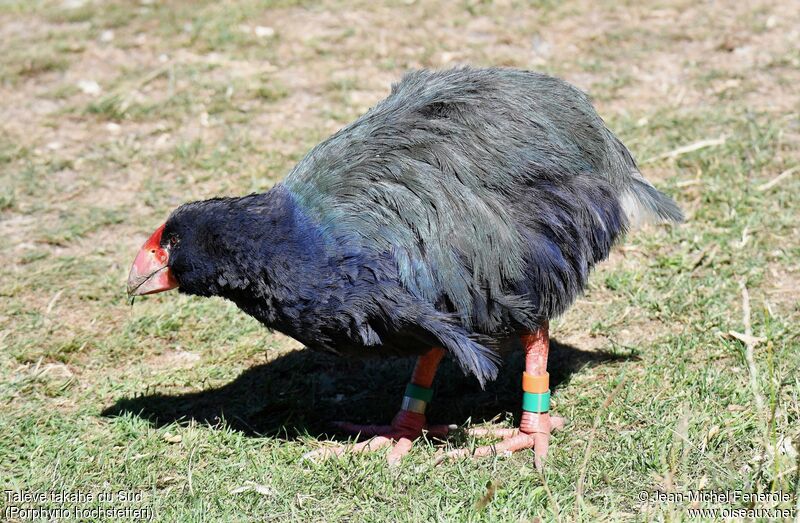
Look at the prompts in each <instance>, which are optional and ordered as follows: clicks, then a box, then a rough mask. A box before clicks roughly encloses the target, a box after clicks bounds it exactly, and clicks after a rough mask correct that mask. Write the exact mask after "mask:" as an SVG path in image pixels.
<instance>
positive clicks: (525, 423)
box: [437, 322, 564, 467]
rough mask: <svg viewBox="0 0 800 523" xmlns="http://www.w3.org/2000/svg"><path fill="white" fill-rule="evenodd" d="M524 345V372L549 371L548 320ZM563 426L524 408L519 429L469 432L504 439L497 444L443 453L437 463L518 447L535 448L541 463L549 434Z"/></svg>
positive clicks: (507, 451) (559, 420)
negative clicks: (472, 449) (471, 449)
mask: <svg viewBox="0 0 800 523" xmlns="http://www.w3.org/2000/svg"><path fill="white" fill-rule="evenodd" d="M522 344H523V347H524V348H525V372H526V373H527V374H529V375H530V376H536V377H541V376H545V375H546V374H547V356H548V353H549V350H550V338H549V335H548V324H547V323H546V322H545V323H544V324H543V325H542V326H541V327H540V328H539V329H538V330H537V331H535V332H531V333H528V334H525V335H523V336H522ZM563 426H564V418H561V417H558V416H550V413H549V412H528V411H526V410H523V411H522V419H521V420H520V425H519V429H486V428H476V429H472V430H470V431H469V433H470V434H472V435H475V436H490V437H497V438H500V439H502V441H500V442H499V443H496V444H494V445H487V446H483V447H478V448H477V449H475V450H474V451H470V450H469V449H456V450H453V451H450V452H448V453H446V454H442V455H441V456H440V457H439V459H438V460H437V462H442V461H444V460H445V459H448V458H458V457H465V456H474V457H482V456H495V455H505V454H511V453H513V452H516V451H518V450H522V449H530V448H532V449H533V451H534V460H535V463H536V466H537V467H541V466H542V461H543V460H544V458H545V457H546V456H547V448H548V446H549V444H550V433H551V432H552V431H553V430H556V429H560V428H561V427H563Z"/></svg>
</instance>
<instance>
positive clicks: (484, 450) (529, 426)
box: [436, 412, 566, 469]
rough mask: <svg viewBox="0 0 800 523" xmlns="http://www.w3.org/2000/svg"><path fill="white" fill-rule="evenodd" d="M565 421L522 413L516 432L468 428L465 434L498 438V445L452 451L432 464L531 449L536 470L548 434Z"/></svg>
mask: <svg viewBox="0 0 800 523" xmlns="http://www.w3.org/2000/svg"><path fill="white" fill-rule="evenodd" d="M565 422H566V420H565V419H564V418H562V417H560V416H550V414H548V413H543V414H535V413H531V412H523V413H522V421H521V422H520V428H518V429H504V428H482V427H479V428H472V429H468V430H467V434H469V435H470V436H476V437H488V438H498V439H501V440H502V441H500V442H499V443H495V444H493V445H485V446H482V447H478V448H476V449H474V450H473V449H466V448H464V449H456V450H451V451H449V452H440V453H439V455H438V456H437V459H436V464H437V465H438V464H440V463H442V462H443V461H446V460H448V459H457V458H462V457H473V458H480V457H485V456H498V455H500V456H502V455H511V454H512V453H514V452H516V451H518V450H522V449H533V452H534V463H535V464H536V468H537V469H541V468H542V463H543V460H544V458H545V457H546V456H547V448H548V446H549V445H550V433H551V432H552V431H554V430H558V429H560V428H562V427H564V424H565Z"/></svg>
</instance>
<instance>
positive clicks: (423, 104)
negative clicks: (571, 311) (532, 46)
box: [284, 69, 629, 333]
mask: <svg viewBox="0 0 800 523" xmlns="http://www.w3.org/2000/svg"><path fill="white" fill-rule="evenodd" d="M604 130H605V127H604V124H603V122H602V120H600V118H599V117H598V116H597V114H596V113H595V112H594V109H593V108H592V107H591V104H590V103H589V101H588V99H587V98H586V97H585V95H583V93H581V92H580V91H578V90H577V89H575V88H573V87H571V86H569V85H568V84H566V83H564V82H561V81H560V80H557V79H554V78H551V77H548V76H545V75H538V74H534V73H527V72H521V71H509V70H471V69H458V70H452V71H444V72H428V71H420V72H416V73H412V74H410V75H408V76H406V77H405V78H404V80H403V81H402V82H401V83H400V84H398V85H395V86H393V89H392V94H391V95H390V96H389V97H388V98H387V99H385V100H384V101H382V102H381V103H379V104H378V105H377V106H375V107H374V108H372V109H371V110H370V111H369V112H367V113H366V114H365V115H363V116H362V117H361V118H359V119H358V120H356V121H355V122H354V123H352V124H351V125H349V126H347V127H345V128H344V129H342V130H340V131H339V132H337V133H336V134H335V135H333V136H332V137H330V138H329V139H328V140H326V141H324V142H322V143H321V144H319V145H318V146H317V147H315V148H314V149H313V150H312V151H311V152H310V153H309V154H308V155H307V156H306V157H305V158H304V159H303V160H302V161H301V162H300V163H299V164H298V165H297V167H296V168H295V169H294V170H293V171H292V172H291V173H290V174H289V175H288V176H287V178H286V179H285V181H284V184H285V185H286V186H287V187H288V188H289V190H290V191H291V192H292V193H293V194H294V195H295V197H296V198H297V200H298V202H299V204H300V205H301V206H302V207H303V208H304V209H305V210H306V211H307V212H309V213H310V215H311V216H312V217H313V218H314V219H315V220H316V221H317V222H318V223H319V224H320V227H321V228H322V230H323V231H327V232H328V233H330V234H331V235H333V236H335V237H337V238H347V239H348V240H351V241H352V243H353V244H354V245H359V246H361V247H362V248H365V249H369V250H371V251H376V252H381V253H391V255H392V256H393V257H394V259H395V261H396V263H397V266H398V271H399V275H400V279H401V281H402V284H403V286H404V287H405V288H406V289H407V290H408V291H409V292H410V293H411V294H413V295H414V296H417V297H419V298H423V299H425V300H426V301H428V302H430V303H433V304H436V306H437V308H439V309H440V310H447V311H449V312H452V313H453V314H455V315H456V316H458V317H459V318H460V320H461V323H462V324H463V325H464V326H465V327H466V328H467V329H468V330H471V331H476V332H483V333H493V332H496V331H497V330H498V329H500V328H503V327H504V326H507V325H508V324H509V321H508V320H509V316H511V318H512V319H513V321H514V322H516V324H518V325H523V326H529V327H533V326H534V325H535V324H536V323H537V322H539V321H541V320H542V319H544V318H548V317H550V316H551V315H552V314H554V313H559V312H561V311H562V310H563V309H564V308H566V305H568V302H570V301H571V300H572V299H573V298H574V296H575V295H576V294H577V293H578V292H579V291H580V289H581V287H582V285H583V284H584V283H585V276H586V274H587V273H588V269H589V268H590V267H591V264H592V263H594V262H595V261H597V260H599V259H602V258H604V257H605V256H606V255H607V254H608V250H609V249H610V247H611V245H612V243H613V241H614V240H615V238H616V237H617V235H618V234H619V233H621V232H622V231H623V230H624V227H625V224H624V217H623V215H622V214H621V211H620V205H619V203H618V198H617V197H616V196H615V191H616V190H617V189H616V187H617V186H619V185H620V184H622V183H623V182H620V181H618V180H617V178H615V177H619V176H622V174H620V173H617V172H616V171H615V169H616V168H617V167H616V163H619V162H618V161H617V162H616V163H615V162H610V161H609V160H608V158H607V156H608V155H609V154H613V153H614V147H613V146H611V145H610V144H609V143H607V137H606V134H605V133H604ZM628 169H629V167H628Z"/></svg>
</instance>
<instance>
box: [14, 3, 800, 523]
mask: <svg viewBox="0 0 800 523" xmlns="http://www.w3.org/2000/svg"><path fill="white" fill-rule="evenodd" d="M79 4H80V5H79ZM779 4H781V2H779ZM783 4H785V5H783V8H781V6H780V5H775V6H771V7H770V6H761V5H758V6H750V5H749V4H747V5H745V4H741V5H738V4H737V5H727V6H723V5H720V6H716V5H704V6H702V7H698V6H696V5H694V4H693V3H689V2H683V1H679V0H670V1H666V2H660V3H659V6H658V9H649V8H648V7H638V6H633V5H628V6H625V7H624V8H623V7H620V6H618V5H616V4H611V3H608V4H607V5H603V6H602V7H596V6H595V7H592V6H590V5H589V4H588V3H585V2H580V1H573V2H567V3H564V4H563V5H562V4H559V3H555V2H538V3H536V4H535V5H534V4H531V6H522V5H521V4H519V5H518V3H515V2H512V3H510V4H508V5H506V4H503V5H499V3H498V4H495V3H492V2H462V3H460V4H452V5H448V6H444V5H440V6H434V5H433V4H430V3H425V2H417V3H414V2H410V3H403V4H397V3H386V4H383V3H375V4H368V5H367V4H363V5H362V4H358V5H347V6H344V5H340V4H336V3H332V2H324V3H322V4H308V3H299V2H283V1H282V2H256V1H245V2H239V3H237V4H236V5H233V6H231V7H230V8H228V7H227V6H226V7H225V8H224V9H223V8H221V7H220V6H219V5H217V4H215V3H213V2H192V3H183V2H164V3H162V2H153V3H150V2H140V3H132V2H110V3H108V2H105V3H102V4H100V3H95V2H84V3H80V2H77V3H75V6H72V4H71V3H69V2H57V3H52V4H51V3H49V2H17V3H14V2H7V3H5V4H3V5H2V6H0V25H1V26H2V28H3V29H2V32H3V34H4V42H5V43H6V44H7V48H8V49H9V52H8V53H6V54H5V56H4V58H3V59H2V62H0V73H1V74H2V82H0V89H2V94H3V96H4V99H5V102H6V103H5V104H3V106H2V108H0V112H2V116H3V118H0V126H1V127H0V188H1V189H0V232H2V237H3V238H4V249H2V251H0V267H2V269H0V304H2V307H1V308H0V369H1V371H0V372H2V374H0V376H2V377H0V405H2V406H0V412H2V416H0V477H1V478H2V488H3V489H10V490H28V491H53V490H63V491H72V492H100V491H104V492H118V491H125V492H134V493H142V495H143V497H144V499H143V500H141V501H137V502H133V503H125V502H122V501H118V502H117V503H116V504H115V506H145V507H149V508H151V509H152V510H153V511H154V513H155V515H156V519H157V520H160V521H175V520H179V521H257V520H259V521H260V520H269V521H285V520H298V521H299V520H302V521H305V520H312V521H319V520H324V521H349V520H359V521H362V520H363V521H384V520H400V521H421V520H441V521H451V520H453V521H497V520H501V521H508V520H510V521H517V520H535V519H536V518H540V519H543V520H547V521H549V520H560V521H573V520H578V521H596V520H603V521H607V520H610V521H619V520H626V521H627V520H632V521H651V520H661V521H666V520H669V521H672V520H684V519H689V516H688V512H687V510H688V509H689V508H690V507H689V503H669V502H657V501H650V502H646V503H642V502H641V501H640V500H639V498H638V496H639V492H640V491H647V492H650V493H653V492H655V491H659V490H660V491H664V492H686V491H688V490H691V489H711V490H716V491H725V490H741V491H744V492H757V491H758V492H776V491H781V492H782V493H784V494H786V495H788V496H789V497H790V499H789V500H788V501H783V502H782V503H780V504H771V503H768V502H757V503H755V504H752V505H748V504H745V503H735V504H734V505H733V506H737V507H743V506H744V507H750V508H764V507H773V508H774V507H780V508H785V509H788V508H791V507H795V509H796V507H797V506H798V501H797V493H798V484H800V472H799V471H798V469H799V468H800V457H798V449H800V429H799V428H798V427H800V423H798V421H799V420H798V418H799V417H800V377H798V367H799V366H800V350H799V349H800V341H798V340H800V328H798V325H799V324H800V323H799V322H798V320H799V319H800V301H798V298H797V296H798V291H799V290H800V267H799V266H798V260H799V259H800V236H799V235H798V234H799V233H798V228H797V216H798V214H800V196H799V195H800V174H794V175H792V176H788V177H785V178H784V179H783V180H782V181H781V182H780V183H779V184H777V185H775V186H774V187H771V188H769V189H767V190H760V189H759V186H762V185H763V184H764V183H765V182H767V181H769V180H771V179H773V178H775V177H776V176H778V175H779V174H780V173H782V172H785V171H786V170H788V169H791V168H793V167H796V166H798V165H800V155H798V150H800V148H799V147H798V145H799V144H798V141H799V140H800V120H798V108H800V99H798V96H797V92H796V89H795V86H796V85H797V81H798V78H797V73H796V72H797V70H800V69H798V67H799V66H800V62H798V59H800V55H798V53H797V51H796V46H794V45H792V44H791V42H790V41H789V37H788V36H785V35H786V34H788V33H790V31H789V28H791V27H794V26H796V25H797V23H798V20H797V16H796V15H793V14H791V13H793V12H794V11H793V10H791V9H789V8H788V7H789V6H790V3H789V2H783ZM677 13H680V14H681V16H678V15H677ZM709 20H715V21H718V22H719V24H718V25H715V24H710V23H709ZM398 22H399V25H400V27H401V28H402V29H398V28H397V27H398ZM242 26H246V27H242ZM21 27H24V28H25V30H20V28H21ZM255 27H271V28H273V29H274V31H273V32H264V31H262V34H269V36H267V37H263V36H262V37H259V36H257V34H256V32H255V30H254V28H255ZM587 27H588V28H590V30H589V31H584V30H583V29H581V28H587ZM105 31H113V38H112V39H110V40H109V38H108V36H106V37H104V38H101V35H103V34H106V35H108V33H104V32H105ZM532 35H536V40H537V42H539V43H538V44H537V49H539V50H538V51H537V52H536V56H535V57H534V56H532V51H531V38H532ZM730 35H735V36H736V37H735V38H732V37H731V36H730ZM541 42H545V43H546V44H547V45H543V44H542V43H541ZM753 56H756V57H759V58H757V59H751V58H750V57H753ZM531 60H535V64H532V63H531V62H530V61H531ZM453 63H473V64H476V65H496V64H505V65H513V66H518V67H530V68H536V69H540V70H545V71H548V72H551V73H555V74H558V75H560V76H563V77H565V78H566V79H568V80H570V81H572V82H574V83H576V84H578V85H579V86H580V87H582V88H583V89H585V90H587V91H589V92H590V93H591V94H592V96H593V97H594V99H595V100H596V102H597V104H598V107H599V109H600V112H601V114H603V116H604V117H605V118H606V120H607V121H608V122H609V125H610V127H611V128H612V129H614V130H615V131H616V132H618V133H619V135H620V136H621V137H622V138H623V141H624V142H625V143H626V144H628V145H629V146H630V148H631V149H632V150H633V151H634V153H635V154H636V156H637V157H638V158H640V159H642V160H645V162H644V163H643V169H644V171H645V174H646V176H648V178H650V179H652V180H654V182H655V183H656V184H657V185H658V186H659V187H661V188H663V189H664V190H666V191H667V192H669V193H670V194H672V195H674V196H675V198H676V199H677V200H678V201H679V202H680V204H681V206H682V207H683V208H684V209H685V210H686V211H687V214H688V220H687V223H686V224H684V225H681V226H679V227H674V228H664V227H650V228H647V229H645V230H643V231H641V232H638V233H636V234H634V235H632V236H631V237H630V238H629V239H627V240H626V241H625V242H624V244H623V245H621V246H620V248H619V249H617V251H616V252H615V253H614V254H613V255H612V257H611V259H610V260H609V261H608V262H606V263H605V264H603V265H602V266H601V267H599V268H598V270H597V271H596V272H595V274H594V275H593V277H592V280H591V285H590V288H589V290H588V292H587V293H586V295H585V296H583V297H582V298H581V299H580V300H579V301H578V303H577V304H576V305H575V306H574V307H573V309H572V310H571V311H570V312H568V313H567V314H566V315H565V317H563V318H560V319H558V320H557V321H555V322H553V326H552V332H553V335H554V337H555V338H556V340H558V342H559V343H556V344H554V348H553V353H552V357H551V363H550V370H551V374H552V375H553V378H554V381H555V383H556V385H555V388H554V401H553V402H554V409H555V411H556V412H557V413H558V414H560V415H564V416H566V417H568V418H569V419H570V420H571V423H570V425H569V426H568V427H567V429H566V430H564V431H562V432H559V433H557V434H556V435H555V436H554V438H553V441H552V443H551V453H550V456H549V459H548V463H547V467H546V469H545V471H544V473H543V474H540V473H539V472H537V471H536V470H535V468H534V467H533V463H532V459H531V455H530V454H529V453H521V454H517V455H514V456H512V457H508V458H506V457H501V458H497V459H487V460H483V461H477V462H473V461H465V462H456V463H448V464H445V465H442V466H439V467H434V466H433V456H434V454H435V452H436V451H437V450H438V449H439V448H441V447H442V444H438V443H437V444H433V443H426V442H421V443H419V444H418V445H417V446H416V447H415V449H414V450H413V451H412V453H411V455H410V456H409V457H408V458H407V460H406V461H404V462H403V464H402V465H401V466H400V467H399V468H397V469H390V468H387V467H386V465H385V463H384V458H383V456H381V455H374V456H347V457H345V458H343V459H341V460H338V461H329V462H325V463H321V464H313V463H307V462H302V461H300V457H301V456H302V455H303V454H304V453H305V452H307V451H309V450H312V449H315V448H318V447H319V446H320V445H323V444H325V441H327V440H328V439H329V438H332V437H334V435H333V434H329V432H328V431H329V428H330V426H329V422H330V421H331V420H334V419H341V418H349V419H352V420H353V421H361V422H375V423H380V422H386V421H388V420H389V419H391V417H392V416H393V415H394V413H395V409H396V407H397V405H398V403H399V396H400V394H401V391H402V387H403V385H404V383H405V382H406V380H407V377H408V374H409V372H410V369H411V365H412V364H413V362H411V361H405V360H396V361H351V360H341V359H332V358H329V357H327V356H323V355H318V354H312V353H310V352H308V351H304V350H300V349H301V348H300V347H299V345H298V344H297V343H295V342H294V341H292V340H289V339H287V338H286V337H284V336H282V335H280V334H276V333H270V332H268V331H266V330H264V329H263V328H261V327H260V326H259V325H258V324H257V323H256V322H255V321H253V320H252V319H250V318H248V317H246V316H245V315H243V314H242V313H241V312H239V311H238V310H237V309H236V308H235V307H233V306H232V305H230V304H228V303H226V302H223V301H221V300H216V299H211V300H205V299H199V298H188V297H185V296H179V295H175V294H169V295H159V296H154V297H148V298H146V299H142V300H137V301H136V303H135V304H134V305H133V306H131V305H130V304H129V303H128V302H127V301H126V299H125V295H124V281H125V277H126V273H127V269H128V266H129V263H130V262H131V259H132V257H133V255H134V254H135V252H136V250H137V249H138V247H139V244H140V243H141V242H142V241H143V240H144V238H145V237H146V235H147V234H148V233H149V232H151V230H152V229H154V228H155V227H156V226H157V225H158V224H159V223H161V222H162V221H163V220H164V218H165V217H166V215H167V214H168V213H169V211H170V210H171V209H172V208H174V207H175V206H176V205H178V204H180V203H182V202H184V201H187V200H191V199H199V198H207V197H211V196H216V195H220V194H243V193H247V192H250V191H261V190H265V189H266V188H268V187H269V186H271V185H272V184H273V183H275V182H276V181H277V180H279V179H280V178H281V177H282V176H283V175H284V174H285V173H286V172H287V171H288V170H289V169H290V168H291V167H292V166H293V165H294V163H295V162H297V161H298V160H299V159H300V158H301V157H302V155H303V154H304V153H305V152H306V151H307V150H308V149H309V148H310V147H312V146H313V145H314V144H316V143H317V142H318V141H319V140H321V139H323V138H324V137H326V136H327V135H329V134H330V133H332V132H333V131H335V130H336V129H338V128H339V127H341V126H342V125H344V124H346V123H347V122H348V121H349V120H351V119H352V118H353V117H354V116H355V115H357V114H359V113H361V112H363V111H364V110H365V109H366V108H367V107H369V106H370V105H372V104H374V103H375V102H376V101H377V100H379V99H380V98H381V97H383V96H385V94H386V93H387V92H388V87H389V84H390V82H392V81H395V80H396V79H397V78H398V77H399V76H400V74H402V72H403V71H404V70H406V69H408V68H412V67H420V66H423V65H427V66H432V67H442V66H447V65H451V64H453ZM84 79H86V80H93V81H96V82H97V83H98V84H99V85H100V86H101V88H102V92H101V93H99V94H97V95H92V94H88V93H84V92H83V91H82V90H81V89H80V88H78V83H79V81H80V80H84ZM720 136H724V143H721V144H717V145H713V146H708V147H705V148H700V149H698V150H695V151H692V152H688V153H685V154H679V155H677V156H675V157H665V156H664V153H668V152H670V151H674V150H676V149H678V148H681V147H684V146H686V145H688V144H692V143H696V142H699V141H702V140H708V139H716V138H719V137H720ZM651 158H656V159H655V160H652V161H646V160H648V159H651ZM659 158H660V159H659ZM742 285H744V286H745V288H746V289H747V293H748V296H749V302H750V309H751V314H750V322H751V323H752V332H753V335H754V336H756V337H758V338H759V339H760V340H759V342H758V343H757V344H756V345H755V347H754V348H753V351H752V358H750V361H748V351H747V347H746V345H745V343H743V342H742V341H740V340H739V339H737V337H736V333H744V332H745V324H744V323H745V321H744V320H745V318H743V296H742V288H741V287H742ZM731 332H733V333H734V334H731ZM752 368H754V369H755V371H756V379H755V386H753V385H752V384H751V372H752V371H751V369H752ZM520 369H521V361H520V357H519V355H516V356H514V357H511V358H510V360H509V362H508V365H507V367H506V369H505V370H504V372H503V374H502V375H501V377H500V379H499V380H498V381H497V382H496V383H494V384H492V385H490V386H489V387H488V388H487V390H486V391H485V392H484V391H481V390H480V389H479V388H478V386H477V385H476V383H474V380H471V379H469V378H466V377H464V376H462V375H461V374H460V373H459V372H458V370H457V369H456V368H455V367H454V366H453V365H452V364H449V363H448V364H446V365H445V366H444V368H443V369H442V371H441V373H440V376H439V377H438V378H437V392H436V398H435V400H434V402H433V404H432V406H431V408H430V412H429V415H430V416H429V417H430V419H431V420H432V421H434V422H445V423H458V424H460V425H462V426H463V425H467V424H469V423H473V424H477V423H483V422H495V423H501V424H513V423H514V419H515V417H516V416H518V414H519V390H518V376H519V372H520ZM756 395H760V396H762V397H763V398H764V408H763V409H760V410H759V409H758V408H756V405H757V400H756V399H755V398H756ZM478 443H484V442H483V441H478V442H476V441H473V440H470V439H467V438H464V437H463V436H456V437H455V438H454V439H453V440H452V441H450V442H448V443H447V444H446V445H449V446H460V445H475V444H478ZM9 504H11V503H10V502H9V501H8V500H7V499H3V500H2V501H0V508H3V509H5V508H7V507H8V506H9ZM101 505H102V503H101V502H99V501H95V502H89V503H86V504H84V505H82V506H84V507H86V506H101ZM71 506H74V504H73V505H71ZM700 506H701V507H709V506H724V505H713V504H708V503H705V504H701V505H700ZM700 519H701V520H702V519H703V518H700ZM707 519H713V518H711V517H707Z"/></svg>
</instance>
